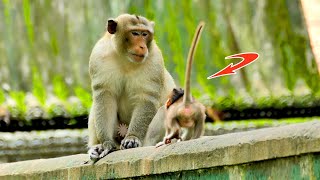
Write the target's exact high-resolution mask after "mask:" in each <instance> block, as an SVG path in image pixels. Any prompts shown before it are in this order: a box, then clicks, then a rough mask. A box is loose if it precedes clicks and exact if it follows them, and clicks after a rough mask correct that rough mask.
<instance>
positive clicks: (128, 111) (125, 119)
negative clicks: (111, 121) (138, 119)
mask: <svg viewBox="0 0 320 180" xmlns="http://www.w3.org/2000/svg"><path fill="white" fill-rule="evenodd" d="M117 103H118V104H117V106H118V119H119V121H120V122H121V123H125V124H129V123H130V120H131V116H132V112H133V109H134V103H135V102H134V101H133V100H131V99H130V97H128V94H125V93H124V94H122V95H121V96H120V97H119V99H118V101H117Z"/></svg>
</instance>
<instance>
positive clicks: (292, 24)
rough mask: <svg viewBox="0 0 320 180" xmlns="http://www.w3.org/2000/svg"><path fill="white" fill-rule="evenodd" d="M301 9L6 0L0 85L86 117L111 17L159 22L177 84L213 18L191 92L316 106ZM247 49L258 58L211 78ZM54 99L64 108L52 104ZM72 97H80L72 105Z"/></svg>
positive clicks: (222, 99) (206, 1)
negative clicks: (96, 55) (97, 54)
mask: <svg viewBox="0 0 320 180" xmlns="http://www.w3.org/2000/svg"><path fill="white" fill-rule="evenodd" d="M300 6H301V5H300V1H299V0H285V1H270V0H261V1H251V0H243V1H232V0H202V1H197V0H185V1H153V0H134V1H133V0H124V1H121V2H120V1H105V0H96V1H79V2H78V1H77V2H76V1H68V0H61V1H41V0H33V1H30V0H24V1H18V0H13V1H9V0H2V1H0V19H3V21H0V59H1V60H0V84H4V83H7V84H9V85H10V88H11V91H13V93H9V96H12V95H13V96H14V97H11V98H12V99H16V98H17V94H15V92H16V91H19V92H20V91H23V92H32V94H33V95H34V96H35V97H36V98H37V99H38V101H39V102H40V103H41V106H43V107H46V108H48V109H49V111H50V112H51V114H59V113H60V114H61V113H62V112H63V110H62V109H60V110H59V108H61V107H63V106H64V107H65V108H66V109H68V110H69V111H72V113H71V114H74V115H76V114H83V113H87V112H88V109H89V107H90V106H91V92H90V79H89V75H88V59H89V56H90V53H91V49H92V47H93V46H94V44H95V42H96V41H97V40H98V39H99V38H100V37H101V36H102V35H103V33H104V30H105V29H104V28H105V24H106V21H107V19H108V18H110V17H116V16H118V15H119V14H121V13H131V14H138V15H143V16H145V17H147V18H149V19H150V20H153V21H155V23H156V26H155V39H156V41H157V43H158V45H159V47H160V49H161V50H162V53H163V57H164V59H165V63H166V67H167V69H168V70H169V72H170V73H171V74H172V75H173V77H174V79H175V80H176V82H177V84H178V85H179V86H182V83H183V82H184V73H185V64H186V63H185V62H186V58H187V54H188V51H189V46H190V43H191V41H192V37H193V33H194V30H195V28H196V26H197V24H198V22H199V21H200V20H204V21H205V22H206V26H205V29H204V32H203V36H202V37H201V40H200V43H199V47H198V48H197V52H196V55H195V61H194V66H193V69H192V92H193V95H194V96H195V97H197V98H199V100H200V101H202V102H205V104H206V105H209V106H212V105H213V106H216V107H217V108H219V109H224V108H238V109H243V108H247V107H261V108H262V107H271V106H276V107H284V106H293V105H295V106H312V105H316V104H317V103H318V102H319V98H320V96H319V95H318V94H320V91H319V89H320V88H319V86H320V83H319V75H318V72H317V65H316V62H315V60H314V56H313V55H312V52H311V48H310V45H309V44H310V43H309V39H308V34H307V31H306V26H305V22H304V18H303V14H302V11H301V7H300ZM248 51H253V52H258V53H259V54H260V58H259V60H258V61H256V62H254V63H253V64H250V66H247V67H245V68H243V69H241V70H239V71H237V74H236V75H233V76H224V77H219V78H215V79H211V80H207V79H206V78H207V77H208V76H210V75H212V74H214V73H215V72H217V71H219V70H221V69H222V68H224V67H225V66H227V65H228V64H230V63H237V62H239V60H225V59H224V58H225V57H226V56H228V55H231V54H236V53H240V52H248ZM0 92H1V91H0ZM51 95H54V96H55V97H57V98H58V99H60V100H62V101H65V103H64V105H63V106H60V105H59V106H54V105H52V104H50V105H48V104H47V101H48V100H47V99H48V98H49V97H50V96H51ZM18 96H22V95H21V94H20V95H18ZM71 96H75V97H76V99H77V100H75V101H72V102H71V103H70V102H69V99H68V98H69V97H71ZM2 97H3V96H2ZM16 100H18V99H16ZM18 101H20V103H21V99H20V100H18ZM0 102H1V93H0ZM17 104H19V103H17ZM18 106H21V108H23V107H22V105H21V104H20V105H18ZM76 108H79V109H78V110H77V109H76ZM22 112H24V111H23V110H22Z"/></svg>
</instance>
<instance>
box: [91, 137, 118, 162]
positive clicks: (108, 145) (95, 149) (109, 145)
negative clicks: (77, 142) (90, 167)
mask: <svg viewBox="0 0 320 180" xmlns="http://www.w3.org/2000/svg"><path fill="white" fill-rule="evenodd" d="M115 150H116V146H115V144H114V143H113V142H111V141H105V142H104V143H103V144H97V145H95V146H92V147H90V149H89V150H88V154H89V157H90V159H91V160H92V161H94V162H96V161H98V160H99V159H101V158H103V157H105V156H106V155H107V154H109V153H111V152H112V151H115Z"/></svg>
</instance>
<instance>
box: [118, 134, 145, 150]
mask: <svg viewBox="0 0 320 180" xmlns="http://www.w3.org/2000/svg"><path fill="white" fill-rule="evenodd" d="M140 146H142V144H141V141H140V140H139V139H138V138H137V137H135V136H127V137H125V138H124V139H123V140H122V141H121V146H120V149H130V148H136V147H140Z"/></svg>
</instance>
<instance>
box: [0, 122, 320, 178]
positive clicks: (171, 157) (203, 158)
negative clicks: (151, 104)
mask: <svg viewBox="0 0 320 180" xmlns="http://www.w3.org/2000/svg"><path fill="white" fill-rule="evenodd" d="M318 152H320V122H319V121H314V122H308V123H301V124H295V125H288V126H282V127H275V128H265V129H259V130H253V131H249V132H240V133H232V134H226V135H221V136H213V137H203V138H200V139H197V140H191V141H185V142H179V143H176V144H171V145H168V146H163V147H160V148H155V147H144V148H136V149H129V150H123V151H117V152H114V153H111V154H109V155H108V156H107V157H105V158H103V159H101V160H100V161H98V162H97V163H96V164H95V165H83V164H82V162H84V161H85V160H87V155H84V154H80V155H75V156H68V157H63V158H55V159H47V160H32V161H25V162H17V163H7V164H0V179H2V178H7V179H17V178H19V179H80V178H84V179H96V178H105V179H108V178H126V177H139V176H143V177H146V178H148V177H154V176H156V174H163V173H168V176H171V175H174V177H176V176H175V174H172V173H177V172H180V173H178V176H181V173H182V174H188V172H193V171H197V172H198V171H201V172H205V171H215V170H217V171H215V172H221V173H222V174H223V173H224V171H222V170H219V168H220V169H221V168H222V169H223V170H227V172H228V173H229V174H230V176H229V174H228V178H227V179H229V178H231V179H234V178H235V179H238V178H240V177H233V176H231V175H232V174H237V173H236V172H237V171H236V170H237V169H239V168H240V169H243V168H241V167H247V166H248V165H244V164H245V163H247V164H248V163H249V164H252V166H254V164H255V163H257V164H261V163H262V162H267V161H263V160H271V161H277V160H279V161H284V159H288V158H285V157H290V158H295V157H298V156H299V155H301V156H306V157H303V158H305V159H308V157H313V156H316V154H317V153H318ZM316 157H317V158H318V160H319V157H318V156H316ZM290 158H289V159H290ZM303 158H302V159H303ZM309 159H310V158H309ZM315 159H316V158H315ZM261 161H262V162H261ZM314 162H317V161H316V160H314V161H310V163H311V164H312V163H314ZM286 163H288V162H287V161H286ZM286 163H282V164H286ZM236 165H239V166H236ZM319 165H320V163H314V165H312V168H314V167H313V166H317V167H318V166H319ZM310 166H311V165H310ZM280 167H281V166H280ZM217 168H218V169H217ZM232 168H233V169H234V170H232ZM266 168H267V167H266ZM270 168H272V167H270ZM270 168H269V169H270ZM169 172H170V173H169ZM265 172H270V173H271V171H265ZM265 172H264V173H265ZM149 175H150V176H149ZM203 175H205V174H203ZM239 175H241V177H245V176H246V175H247V174H246V173H239ZM267 175H268V174H266V176H267ZM270 175H271V174H270ZM159 176H162V177H163V176H165V175H159ZM310 176H311V175H310ZM312 176H313V177H314V176H315V175H312Z"/></svg>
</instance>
